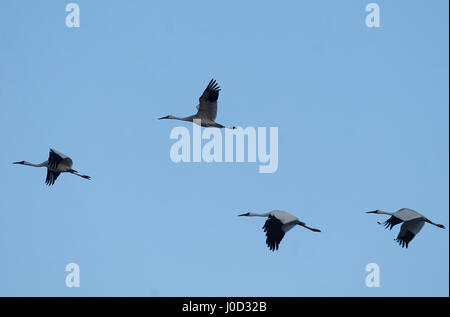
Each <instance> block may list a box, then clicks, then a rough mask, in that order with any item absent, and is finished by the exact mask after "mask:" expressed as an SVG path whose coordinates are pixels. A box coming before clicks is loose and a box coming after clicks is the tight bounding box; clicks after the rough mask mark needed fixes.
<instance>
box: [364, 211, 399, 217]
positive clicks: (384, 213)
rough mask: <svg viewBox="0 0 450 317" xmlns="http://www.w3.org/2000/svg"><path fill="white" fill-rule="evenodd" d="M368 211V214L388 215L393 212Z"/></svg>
mask: <svg viewBox="0 0 450 317" xmlns="http://www.w3.org/2000/svg"><path fill="white" fill-rule="evenodd" d="M368 213H370V214H379V215H389V216H393V215H394V213H393V212H389V211H384V210H375V211H369V212H368Z"/></svg>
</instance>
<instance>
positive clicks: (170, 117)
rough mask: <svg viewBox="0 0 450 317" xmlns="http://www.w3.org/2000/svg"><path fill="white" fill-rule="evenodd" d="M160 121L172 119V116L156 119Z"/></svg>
mask: <svg viewBox="0 0 450 317" xmlns="http://www.w3.org/2000/svg"><path fill="white" fill-rule="evenodd" d="M161 119H173V116H171V115H168V116H165V117H161V118H158V120H161Z"/></svg>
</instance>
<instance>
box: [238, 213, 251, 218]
mask: <svg viewBox="0 0 450 317" xmlns="http://www.w3.org/2000/svg"><path fill="white" fill-rule="evenodd" d="M249 214H250V213H249V212H247V213H245V214H242V215H238V217H242V216H248V215H249Z"/></svg>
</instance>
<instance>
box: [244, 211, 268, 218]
mask: <svg viewBox="0 0 450 317" xmlns="http://www.w3.org/2000/svg"><path fill="white" fill-rule="evenodd" d="M269 214H270V213H269V212H266V213H264V214H258V213H256V212H249V213H247V214H246V216H249V217H268V216H269Z"/></svg>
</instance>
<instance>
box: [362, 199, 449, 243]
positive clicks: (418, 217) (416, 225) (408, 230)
mask: <svg viewBox="0 0 450 317" xmlns="http://www.w3.org/2000/svg"><path fill="white" fill-rule="evenodd" d="M368 213H374V214H381V215H390V216H391V218H389V219H388V220H386V221H385V222H384V223H383V225H384V226H385V227H386V228H389V229H390V230H391V229H392V228H393V227H394V226H395V225H397V224H399V223H402V226H401V228H400V232H399V234H398V236H397V238H396V239H395V241H397V242H398V243H399V245H401V246H402V247H406V248H408V245H409V243H410V242H411V240H412V239H414V237H415V236H416V235H417V234H418V233H419V232H420V230H421V229H422V228H423V226H424V224H425V222H428V223H430V224H432V225H435V226H436V227H439V228H445V227H444V225H441V224H436V223H434V222H432V221H431V220H429V219H428V218H427V217H425V216H424V215H422V214H421V213H419V212H417V211H415V210H412V209H409V208H402V209H399V210H397V211H396V212H388V211H383V210H375V211H369V212H368ZM379 224H381V223H379Z"/></svg>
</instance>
